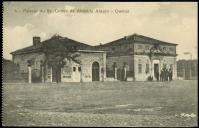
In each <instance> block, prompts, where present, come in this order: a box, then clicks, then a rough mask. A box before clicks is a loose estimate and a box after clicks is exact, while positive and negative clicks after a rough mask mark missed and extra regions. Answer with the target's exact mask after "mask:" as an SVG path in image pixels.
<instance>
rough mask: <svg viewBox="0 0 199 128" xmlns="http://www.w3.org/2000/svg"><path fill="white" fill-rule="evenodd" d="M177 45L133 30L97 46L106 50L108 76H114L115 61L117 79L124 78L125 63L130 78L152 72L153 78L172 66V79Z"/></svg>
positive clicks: (143, 77) (142, 78)
mask: <svg viewBox="0 0 199 128" xmlns="http://www.w3.org/2000/svg"><path fill="white" fill-rule="evenodd" d="M176 46H177V44H174V43H168V42H164V41H160V40H156V39H153V38H149V37H146V36H142V35H138V34H133V35H130V36H126V37H123V38H120V39H118V40H115V41H112V42H109V43H106V44H103V45H99V46H96V49H98V50H104V51H106V52H107V58H106V64H107V77H113V73H112V72H114V71H113V70H114V69H113V68H114V65H116V66H117V79H120V80H121V79H123V78H122V77H123V75H122V74H124V73H122V71H123V68H124V66H125V67H126V75H127V80H128V81H146V80H147V78H148V77H149V76H152V77H153V80H157V79H159V78H157V74H160V71H161V69H162V68H163V67H166V68H167V69H169V68H171V69H172V72H173V79H176V78H177V67H176V66H177V63H176V56H177V54H176Z"/></svg>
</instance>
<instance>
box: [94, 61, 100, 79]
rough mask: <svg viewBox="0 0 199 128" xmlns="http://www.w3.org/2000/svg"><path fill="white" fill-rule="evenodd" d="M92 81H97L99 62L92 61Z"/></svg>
mask: <svg viewBox="0 0 199 128" xmlns="http://www.w3.org/2000/svg"><path fill="white" fill-rule="evenodd" d="M92 81H99V63H98V62H93V64H92Z"/></svg>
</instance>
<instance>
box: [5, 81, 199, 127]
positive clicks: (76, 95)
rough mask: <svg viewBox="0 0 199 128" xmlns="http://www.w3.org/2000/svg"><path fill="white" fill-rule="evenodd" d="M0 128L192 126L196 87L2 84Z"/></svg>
mask: <svg viewBox="0 0 199 128" xmlns="http://www.w3.org/2000/svg"><path fill="white" fill-rule="evenodd" d="M3 125H4V126H52V125H53V126H197V81H173V82H170V83H161V82H96V83H61V84H58V85H57V84H3Z"/></svg>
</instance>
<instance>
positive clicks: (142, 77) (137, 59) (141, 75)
mask: <svg viewBox="0 0 199 128" xmlns="http://www.w3.org/2000/svg"><path fill="white" fill-rule="evenodd" d="M139 64H141V68H142V70H141V72H139V67H138V65H139ZM146 64H149V72H148V73H146ZM151 68H152V64H151V61H150V58H149V56H146V55H134V73H135V77H134V80H135V81H146V80H147V77H148V76H149V75H152V72H151Z"/></svg>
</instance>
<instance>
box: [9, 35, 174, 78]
mask: <svg viewBox="0 0 199 128" xmlns="http://www.w3.org/2000/svg"><path fill="white" fill-rule="evenodd" d="M176 46H177V44H173V43H168V42H164V41H160V40H157V39H153V38H149V37H146V36H142V35H138V34H133V35H130V36H125V37H123V38H120V39H118V40H115V41H112V42H109V43H106V44H103V45H102V44H101V45H98V46H90V45H86V44H84V43H80V42H77V41H74V40H71V39H68V38H65V37H61V36H59V35H56V36H53V37H52V38H50V39H48V40H45V41H43V42H41V41H40V38H39V37H33V45H32V46H30V47H26V48H23V49H20V50H17V51H14V52H12V53H11V54H12V55H13V62H14V63H15V64H17V65H18V66H19V67H20V72H21V73H28V72H30V71H29V70H28V67H30V64H29V63H28V61H29V60H31V74H32V77H33V78H32V80H33V81H34V80H35V81H40V82H81V81H82V82H87V81H108V80H127V81H146V80H148V79H149V77H152V79H153V80H155V81H156V80H159V79H160V72H161V69H163V68H166V69H167V70H169V69H171V70H172V76H173V79H176V78H177V63H176V57H177V54H176ZM68 48H70V49H72V50H70V52H72V54H78V56H77V57H76V59H77V60H79V62H76V61H74V60H73V59H72V60H71V59H70V58H67V57H66V58H64V59H63V60H64V63H65V64H64V65H62V66H61V67H57V66H55V65H54V64H52V63H51V64H49V63H50V60H49V56H50V55H51V54H54V53H56V52H57V51H59V52H60V51H63V54H62V55H63V56H64V55H65V51H64V50H66V51H67V49H68ZM46 49H47V51H51V50H52V52H51V53H50V54H47V52H46ZM49 49H51V50H49ZM60 57H61V56H60Z"/></svg>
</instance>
